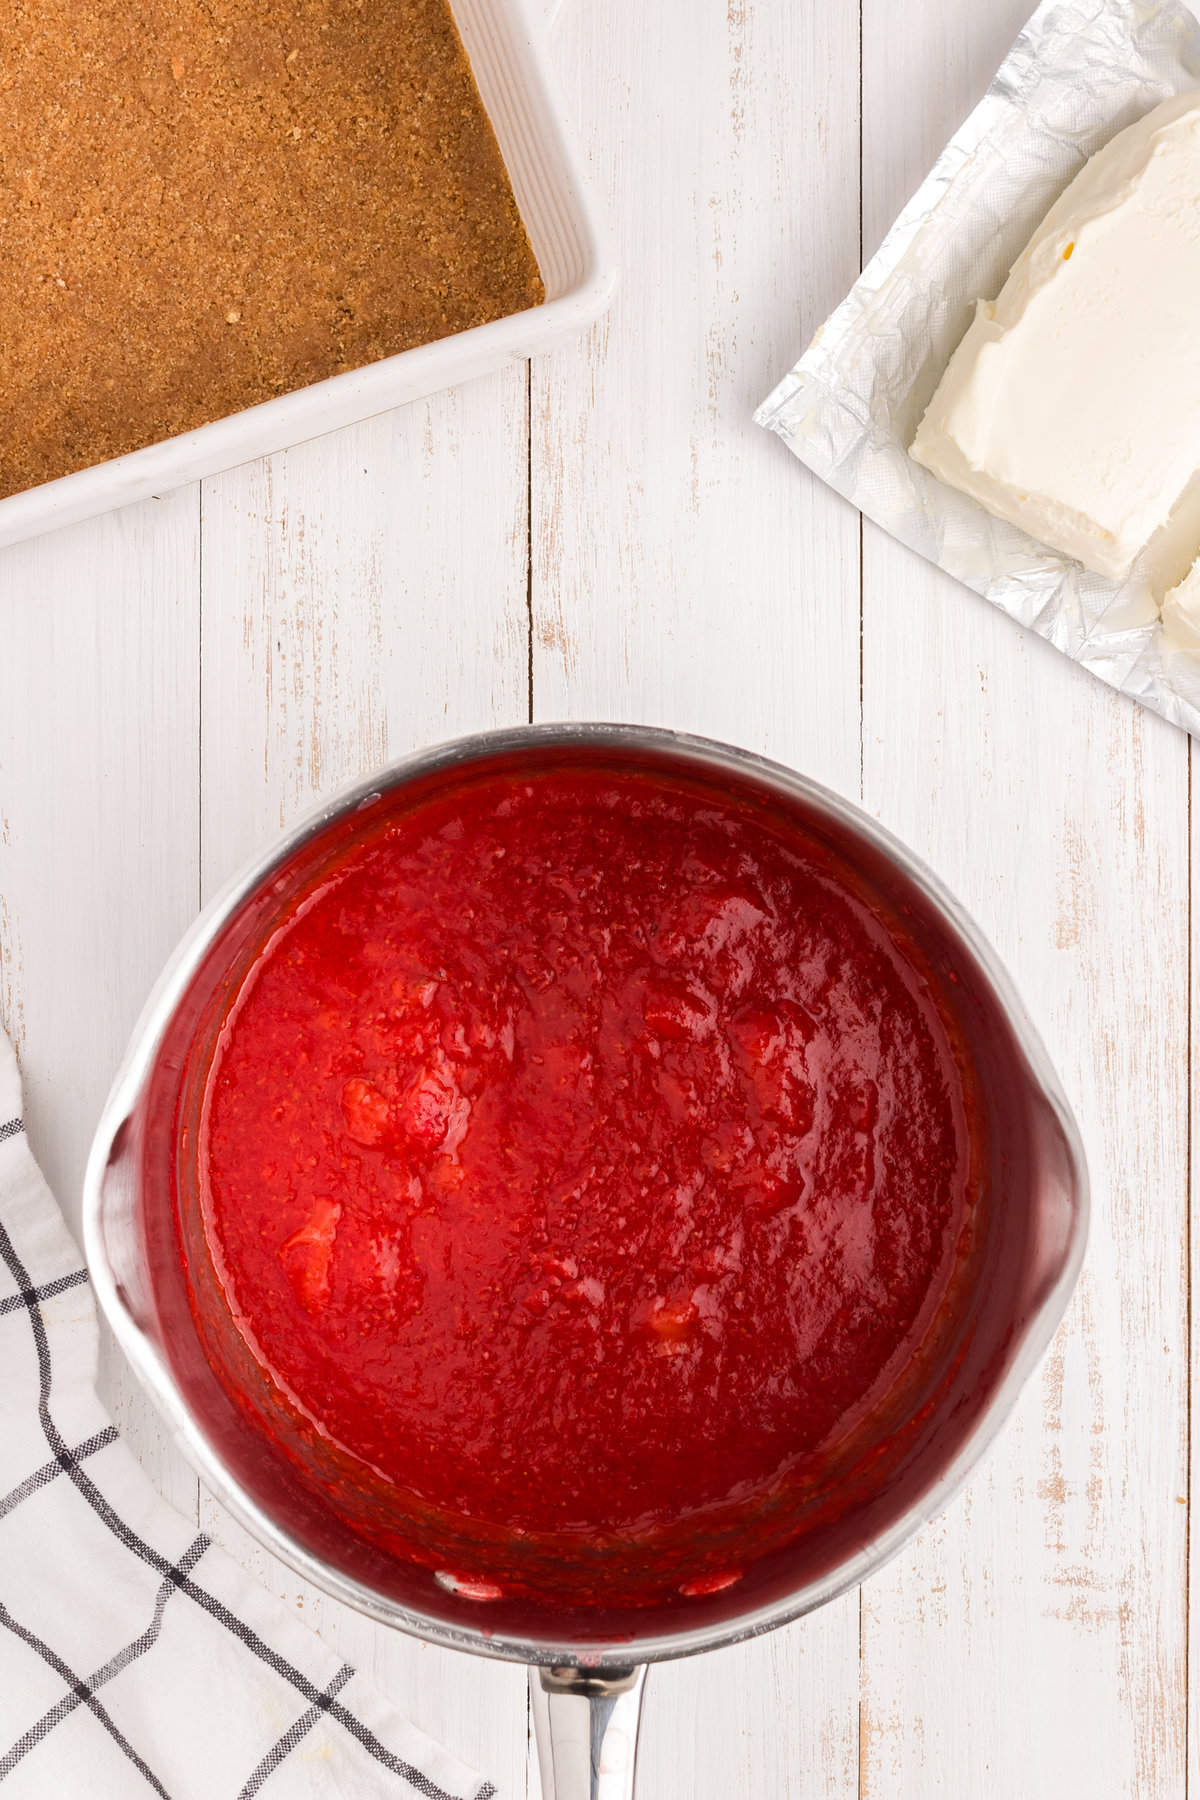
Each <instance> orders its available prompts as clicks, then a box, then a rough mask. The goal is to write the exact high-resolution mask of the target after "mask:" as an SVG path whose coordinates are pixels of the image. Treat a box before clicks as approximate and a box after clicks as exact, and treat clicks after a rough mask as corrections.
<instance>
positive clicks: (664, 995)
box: [642, 981, 715, 1039]
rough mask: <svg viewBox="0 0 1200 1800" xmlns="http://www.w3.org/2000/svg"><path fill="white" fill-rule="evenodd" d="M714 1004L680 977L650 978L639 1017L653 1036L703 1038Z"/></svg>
mask: <svg viewBox="0 0 1200 1800" xmlns="http://www.w3.org/2000/svg"><path fill="white" fill-rule="evenodd" d="M714 1011H715V1008H714V1006H713V1003H712V1001H711V1000H710V999H709V998H708V996H707V995H706V994H703V993H698V992H697V990H696V989H695V988H692V987H686V986H685V985H684V983H683V982H681V981H651V982H649V983H648V984H647V987H646V997H645V1000H644V1001H643V1003H642V1017H643V1018H644V1019H645V1021H646V1025H647V1027H648V1028H649V1030H651V1031H652V1032H653V1033H654V1034H655V1036H656V1037H660V1038H676V1039H678V1038H703V1037H707V1036H708V1034H709V1032H710V1031H711V1030H712V1028H713V1015H714Z"/></svg>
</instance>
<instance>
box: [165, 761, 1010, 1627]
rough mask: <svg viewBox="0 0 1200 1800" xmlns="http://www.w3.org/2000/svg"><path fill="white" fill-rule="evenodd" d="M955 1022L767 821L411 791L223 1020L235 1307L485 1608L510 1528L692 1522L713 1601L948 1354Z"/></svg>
mask: <svg viewBox="0 0 1200 1800" xmlns="http://www.w3.org/2000/svg"><path fill="white" fill-rule="evenodd" d="M952 1020H953V1010H952V1008H951V1007H950V1005H949V1004H948V1003H947V1001H946V997H945V995H944V994H943V993H942V992H941V990H940V988H939V983H938V980H937V978H935V976H934V975H933V974H932V973H931V971H930V969H929V968H928V967H927V966H926V964H925V963H924V961H923V960H922V956H921V953H920V952H919V950H918V949H917V947H916V945H915V944H914V943H912V942H911V941H909V940H908V939H907V938H906V935H905V931H904V927H903V921H902V920H901V919H900V918H899V916H898V915H893V914H892V913H891V912H889V910H888V907H887V905H886V903H885V902H884V901H882V900H881V898H880V897H879V896H878V895H877V894H875V893H874V891H873V890H872V889H871V888H869V887H868V886H867V885H866V884H865V883H864V882H863V881H862V880H861V879H860V878H859V877H857V876H856V875H855V874H854V873H853V871H852V870H851V869H850V868H849V867H848V866H847V865H846V864H844V863H843V862H842V861H841V860H840V859H839V858H838V857H837V856H836V854H835V853H834V852H833V851H831V850H830V849H829V848H827V847H825V846H824V845H822V844H821V843H820V842H819V841H818V840H817V839H816V838H815V837H808V836H806V835H802V834H801V833H800V831H799V829H798V827H797V825H796V823H795V821H794V820H791V819H788V818H786V817H785V816H784V815H783V814H782V813H781V812H775V811H772V810H771V808H770V806H768V805H765V804H763V803H762V802H760V801H757V800H755V799H753V798H749V797H734V796H731V795H722V794H721V793H720V792H719V790H717V789H716V788H715V787H713V786H705V785H703V784H701V783H699V782H697V781H696V780H695V779H688V778H685V777H683V776H681V777H679V778H678V779H676V778H674V777H673V776H672V775H670V774H664V773H662V772H661V771H659V772H653V773H651V772H638V771H636V770H632V771H617V772H614V771H612V770H606V769H604V768H602V767H590V766H581V767H579V768H566V769H560V770H557V771H555V770H547V771H545V772H542V773H534V774H528V773H521V774H519V775H516V776H514V775H511V774H510V775H499V774H494V775H491V776H485V777H483V778H476V779H474V780H472V781H468V782H465V783H464V784H463V785H461V786H458V787H456V788H454V789H453V790H452V791H448V792H447V791H444V790H443V791H442V792H440V793H439V794H437V795H435V796H434V797H432V798H426V799H424V800H422V801H420V802H419V803H418V804H416V805H415V806H406V803H405V802H404V797H403V792H402V791H401V792H400V793H399V794H398V795H397V796H395V797H394V799H393V802H392V804H391V808H390V811H389V812H388V816H387V817H386V818H385V819H384V820H383V821H382V822H381V823H378V824H376V825H374V826H372V827H371V829H370V831H369V832H368V833H367V835H365V836H364V837H362V838H360V840H359V841H358V842H356V843H355V844H353V845H352V846H351V847H350V848H349V849H348V850H344V851H343V852H341V853H339V856H338V857H337V859H335V860H334V862H333V863H332V864H331V865H329V866H327V867H326V868H325V869H324V871H323V873H322V875H321V877H320V880H319V881H318V882H317V883H316V885H315V886H313V887H311V888H310V890H309V891H308V892H307V893H306V894H305V896H304V897H303V899H302V901H301V902H300V904H298V905H297V906H296V907H295V909H294V911H293V912H292V913H291V915H290V916H289V917H287V918H286V919H285V920H284V921H283V923H282V924H281V925H280V926H279V928H278V929H277V930H276V931H275V933H274V934H273V935H272V936H271V938H270V939H269V941H268V942H267V943H266V944H265V945H264V946H263V947H262V949H261V951H260V953H259V954H258V956H257V958H256V960H255V961H254V962H253V964H252V966H251V967H250V969H249V972H248V974H247V975H246V978H245V979H244V981H243V982H242V983H241V986H240V989H239V991H238V993H237V994H236V997H235V998H234V1000H233V1002H232V1003H231V1005H230V1007H229V1010H228V1013H227V1015H226V1018H225V1022H224V1026H223V1029H222V1032H221V1036H220V1039H219V1042H218V1044H217V1048H216V1052H215V1054H214V1056H213V1060H212V1064H211V1068H210V1070H209V1072H208V1075H207V1085H206V1090H205V1097H204V1106H203V1124H202V1130H201V1142H200V1156H199V1185H200V1196H201V1204H202V1211H203V1220H204V1232H205V1237H206V1241H207V1245H208V1250H209V1252H210V1254H211V1258H212V1262H213V1266H214V1268H215V1270H216V1273H217V1276H218V1280H219V1291H221V1292H222V1293H223V1296H224V1301H225V1303H226V1304H227V1307H228V1312H229V1318H230V1320H231V1321H233V1322H235V1323H236V1328H237V1331H238V1332H239V1333H240V1334H241V1337H242V1339H243V1340H244V1342H245V1344H246V1345H248V1346H249V1348H250V1350H251V1352H252V1353H253V1356H254V1358H255V1359H256V1361H257V1363H258V1365H259V1367H260V1369H261V1371H263V1373H264V1376H265V1378H266V1381H267V1384H268V1385H269V1387H270V1388H271V1390H272V1392H273V1393H274V1395H275V1397H276V1402H275V1403H276V1404H278V1405H279V1406H280V1407H281V1408H282V1409H283V1410H284V1411H285V1412H286V1413H287V1415H288V1416H289V1417H291V1418H294V1419H295V1420H297V1421H298V1422H299V1428H300V1429H301V1432H302V1434H303V1433H305V1432H307V1433H308V1434H309V1436H310V1437H311V1439H312V1441H313V1442H314V1443H316V1442H318V1441H319V1442H320V1444H321V1445H322V1446H323V1453H324V1452H328V1451H330V1450H331V1451H332V1453H333V1454H334V1455H335V1456H336V1458H337V1459H338V1465H339V1467H340V1469H341V1470H342V1471H343V1479H344V1480H345V1482H346V1484H347V1488H348V1489H349V1488H350V1487H353V1488H355V1489H356V1490H357V1491H358V1494H359V1497H360V1499H361V1496H362V1495H363V1494H366V1495H371V1494H374V1495H376V1496H378V1497H380V1506H381V1508H382V1510H383V1511H386V1510H387V1509H388V1507H389V1506H390V1507H391V1509H392V1511H393V1512H394V1514H395V1515H396V1516H397V1517H402V1516H404V1511H405V1508H406V1507H407V1508H409V1509H415V1510H416V1511H417V1512H419V1513H420V1514H421V1516H422V1517H423V1518H425V1519H426V1520H428V1519H430V1518H433V1519H437V1518H444V1519H453V1520H454V1521H455V1522H456V1529H459V1528H461V1530H462V1531H465V1532H466V1533H467V1535H468V1536H469V1535H470V1533H471V1532H477V1533H478V1535H479V1541H480V1542H481V1543H483V1542H485V1541H486V1542H487V1543H488V1544H489V1545H490V1546H491V1549H490V1550H489V1551H488V1553H487V1555H486V1556H484V1555H482V1554H481V1556H480V1558H479V1559H478V1563H477V1566H476V1567H475V1568H474V1570H472V1569H471V1568H470V1567H467V1568H465V1569H463V1570H462V1572H461V1582H462V1584H464V1585H463V1588H462V1591H466V1592H468V1593H470V1592H471V1591H472V1587H471V1584H472V1582H474V1584H475V1589H476V1590H478V1593H479V1594H480V1595H482V1596H483V1597H487V1596H489V1595H490V1594H492V1593H496V1592H499V1591H501V1590H502V1589H503V1588H504V1585H505V1582H506V1581H507V1580H508V1579H509V1575H508V1574H507V1573H506V1568H507V1564H506V1560H505V1556H504V1554H503V1552H502V1551H501V1550H499V1549H497V1546H498V1545H503V1544H504V1543H505V1542H509V1543H511V1544H512V1545H514V1546H541V1547H542V1549H543V1550H544V1551H546V1553H547V1554H550V1555H553V1552H554V1547H555V1546H556V1545H558V1546H560V1547H561V1546H562V1545H566V1544H575V1545H588V1544H592V1545H595V1546H603V1547H604V1548H605V1550H606V1551H607V1552H609V1553H611V1554H613V1555H615V1556H616V1559H617V1561H618V1562H619V1561H620V1558H621V1556H622V1554H623V1548H622V1547H623V1546H624V1547H625V1548H629V1547H630V1546H636V1545H643V1546H644V1545H646V1544H648V1543H652V1542H653V1541H654V1539H655V1535H656V1534H659V1535H661V1536H662V1538H663V1541H664V1543H665V1542H667V1541H668V1540H670V1541H671V1542H672V1543H673V1544H674V1545H675V1550H674V1551H673V1552H672V1557H673V1559H674V1560H673V1562H672V1568H673V1570H674V1574H673V1577H672V1579H673V1580H674V1581H675V1583H676V1585H675V1588H674V1589H673V1591H679V1590H680V1589H682V1591H683V1592H685V1593H696V1594H706V1593H712V1592H716V1591H718V1590H719V1589H720V1588H722V1587H724V1586H726V1585H728V1584H729V1583H730V1582H732V1581H733V1580H735V1579H736V1578H737V1575H738V1573H739V1570H740V1568H741V1566H742V1564H743V1563H744V1562H745V1560H746V1558H747V1557H748V1556H749V1555H751V1554H752V1553H753V1551H754V1548H755V1546H756V1544H757V1543H758V1541H759V1538H760V1537H761V1538H762V1541H763V1542H766V1541H767V1539H768V1538H770V1537H771V1536H772V1534H774V1536H775V1537H776V1538H777V1537H778V1535H779V1531H780V1530H781V1529H783V1524H782V1523H781V1522H786V1521H792V1522H791V1523H788V1524H787V1529H794V1515H795V1514H796V1507H797V1506H798V1505H800V1502H801V1501H804V1497H805V1496H808V1497H809V1498H811V1497H812V1496H813V1495H818V1496H819V1494H820V1493H821V1492H822V1491H823V1489H827V1488H828V1486H829V1484H830V1483H831V1482H833V1481H834V1480H835V1478H836V1477H838V1475H839V1472H840V1473H844V1472H845V1471H847V1470H852V1469H853V1468H854V1467H855V1466H859V1465H861V1464H862V1463H863V1461H864V1459H866V1460H869V1459H870V1457H871V1456H872V1455H875V1454H878V1447H879V1445H880V1443H881V1442H883V1441H885V1440H886V1437H887V1435H888V1433H889V1432H890V1431H891V1430H892V1428H893V1426H894V1424H895V1422H896V1419H897V1417H903V1416H904V1415H905V1408H906V1406H907V1405H908V1404H909V1401H908V1400H906V1398H905V1397H906V1395H907V1396H909V1397H911V1395H912V1393H914V1392H915V1391H916V1388H915V1385H914V1384H915V1381H916V1377H915V1375H914V1370H919V1368H920V1367H921V1366H922V1361H923V1359H925V1360H928V1359H929V1358H931V1357H933V1356H934V1355H935V1354H936V1353H937V1347H938V1345H939V1343H941V1342H942V1341H943V1339H944V1335H945V1333H944V1329H943V1328H944V1325H945V1321H946V1319H947V1318H948V1316H949V1314H950V1312H951V1311H952V1297H953V1293H954V1291H955V1289H956V1286H957V1285H958V1282H959V1278H960V1277H961V1274H962V1271H963V1269H964V1267H965V1266H966V1263H967V1260H968V1258H969V1254H970V1249H971V1244H972V1241H973V1237H974V1235H975V1214H976V1212H977V1210H978V1209H977V1207H976V1204H975V1199H974V1195H975V1190H976V1187H977V1181H976V1178H975V1174H974V1171H975V1169H976V1168H977V1166H978V1159H977V1155H976V1146H975V1141H974V1140H975V1136H976V1130H975V1125H974V1119H975V1116H976V1111H975V1107H974V1105H973V1103H972V1100H971V1098H970V1085H969V1083H970V1077H969V1074H968V1069H969V1059H968V1058H967V1056H966V1054H965V1052H964V1049H963V1046H962V1043H961V1042H960V1040H959V1038H958V1035H957V1032H956V1028H955V1026H954V1024H953V1023H952ZM210 1323H211V1321H210ZM797 1496H800V1500H797ZM805 1503H807V1502H805ZM351 1510H353V1509H351ZM359 1510H360V1513H361V1511H362V1510H363V1509H362V1508H360V1509H359ZM381 1516H382V1512H381ZM717 1527H719V1528H720V1531H719V1534H718V1535H720V1536H721V1542H722V1543H723V1544H725V1545H730V1544H733V1543H736V1545H737V1549H736V1551H735V1550H734V1549H731V1548H718V1549H716V1550H712V1551H711V1552H710V1551H705V1552H704V1553H703V1554H701V1552H700V1548H699V1546H700V1545H701V1543H702V1542H703V1541H704V1534H705V1533H706V1532H709V1533H711V1531H712V1530H714V1529H716V1528H717ZM721 1534H723V1535H721ZM689 1545H694V1546H696V1548H695V1553H694V1554H691V1553H690V1552H689ZM522 1554H523V1552H522ZM431 1560H433V1561H434V1562H435V1563H436V1562H437V1558H436V1557H435V1556H434V1557H431ZM462 1560H463V1559H462V1556H461V1554H460V1557H459V1562H460V1565H461V1563H462ZM511 1579H512V1580H513V1581H514V1582H516V1583H518V1584H519V1581H520V1579H521V1577H520V1574H519V1572H517V1573H514V1574H512V1576H511ZM626 1597H627V1598H628V1597H629V1596H628V1595H627V1596H626Z"/></svg>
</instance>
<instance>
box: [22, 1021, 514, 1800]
mask: <svg viewBox="0 0 1200 1800" xmlns="http://www.w3.org/2000/svg"><path fill="white" fill-rule="evenodd" d="M97 1343H98V1339H97V1327H96V1314H95V1307H94V1304H93V1301H92V1295H91V1289H90V1285H89V1282H88V1277H87V1271H86V1270H85V1269H84V1268H83V1267H82V1266H81V1258H80V1255H79V1252H78V1250H77V1249H76V1248H75V1246H74V1244H73V1243H72V1241H71V1238H70V1235H69V1234H68V1232H67V1229H66V1226H65V1224H64V1223H63V1219H62V1216H61V1214H60V1213H59V1211H58V1208H57V1206H56V1205H55V1203H54V1199H53V1197H52V1195H51V1193H50V1190H49V1189H48V1188H47V1186H46V1184H45V1182H44V1181H43V1179H42V1176H41V1173H40V1172H39V1170H38V1168H37V1165H36V1164H35V1162H34V1160H33V1157H32V1155H31V1153H30V1150H29V1146H28V1144H27V1142H26V1139H25V1133H24V1129H23V1126H22V1122H21V1090H20V1082H19V1078H18V1074H17V1064H16V1058H15V1057H14V1055H13V1053H12V1050H11V1047H10V1046H9V1043H8V1040H7V1038H6V1037H5V1036H4V1034H3V1032H0V1783H2V1784H3V1788H2V1792H3V1794H4V1796H5V1800H7V1797H8V1796H9V1795H12V1796H16V1795H25V1796H36V1797H37V1800H47V1797H48V1796H55V1797H57V1796H63V1797H64V1800H82V1797H83V1796H87V1800H109V1797H110V1796H111V1797H112V1800H136V1797H137V1796H139V1795H141V1794H143V1793H145V1794H147V1795H149V1794H159V1795H167V1796H170V1800H223V1797H225V1796H228V1800H234V1797H235V1796H237V1797H238V1800H242V1797H245V1796H249V1795H252V1794H258V1793H264V1792H265V1793H266V1795H267V1796H268V1800H269V1797H270V1796H271V1795H277V1796H278V1800H301V1796H303V1797H305V1800H318V1796H319V1797H321V1800H332V1797H333V1796H339V1797H341V1796H349V1795H352V1796H355V1800H359V1797H361V1800H384V1797H385V1796H386V1797H387V1800H412V1796H415V1795H421V1796H424V1800H489V1796H491V1795H493V1794H494V1793H495V1791H496V1790H495V1788H494V1787H493V1785H492V1783H491V1782H490V1781H484V1780H482V1779H481V1777H480V1776H479V1775H477V1774H475V1773H474V1772H473V1771H472V1770H470V1769H468V1768H466V1767H464V1765H463V1764H462V1763H460V1762H458V1761H456V1760H455V1759H454V1758H453V1757H451V1756H449V1755H447V1754H446V1752H445V1751H443V1750H442V1749H440V1748H439V1746H438V1745H436V1744H434V1743H432V1742H431V1741H430V1740H429V1739H428V1738H427V1737H425V1736H424V1735H423V1734H422V1733H421V1732H419V1731H417V1730H416V1729H415V1728H414V1727H413V1726H412V1725H410V1724H409V1723H408V1721H407V1720H405V1719H404V1718H403V1717H402V1716H401V1715H400V1714H399V1713H398V1712H397V1711H396V1709H395V1708H394V1707H393V1706H392V1705H391V1704H389V1702H388V1701H387V1700H385V1699H384V1698H383V1697H382V1696H381V1695H380V1694H378V1693H377V1692H375V1691H373V1690H372V1689H371V1687H370V1686H369V1685H368V1683H367V1682H365V1681H364V1680H363V1679H362V1677H361V1676H359V1675H357V1674H356V1673H355V1671H354V1670H353V1669H352V1668H351V1667H350V1665H349V1664H348V1663H344V1662H342V1661H341V1659H340V1658H339V1657H338V1656H336V1655H335V1654H334V1652H333V1651H332V1650H331V1649H330V1648H329V1647H328V1645H326V1644H324V1643H322V1642H321V1640H320V1638H318V1637H316V1636H315V1635H314V1634H313V1633H312V1632H310V1631H308V1630H307V1629H306V1628H305V1627H304V1626H303V1625H302V1624H301V1623H300V1622H299V1621H298V1620H297V1619H294V1618H292V1617H291V1616H290V1615H289V1614H288V1612H287V1611H286V1609H285V1608H284V1607H282V1606H281V1605H280V1604H279V1603H278V1602H277V1601H276V1600H274V1599H272V1598H271V1597H270V1596H269V1595H268V1594H267V1593H266V1592H265V1591H264V1590H262V1589H261V1588H259V1587H258V1585H257V1584H256V1583H255V1582H254V1581H252V1580H251V1578H250V1577H249V1576H248V1575H246V1574H245V1573H244V1571H242V1570H241V1569H240V1568H239V1567H238V1566H237V1565H236V1564H235V1563H234V1562H232V1561H231V1560H230V1558H229V1557H228V1556H226V1555H225V1553H224V1552H223V1551H222V1550H220V1549H219V1548H217V1547H216V1546H215V1545H213V1544H212V1543H211V1542H210V1541H209V1539H208V1538H207V1537H205V1535H204V1534H203V1532H199V1531H197V1529H196V1525H195V1522H194V1521H191V1520H188V1519H185V1518H183V1516H182V1515H181V1514H179V1513H177V1512H175V1511H173V1510H172V1508H170V1507H169V1506H167V1505H166V1504H165V1502H164V1501H163V1500H161V1499H160V1498H159V1496H158V1495H157V1494H156V1493H155V1492H154V1490H153V1489H152V1488H151V1486H150V1484H149V1482H148V1481H147V1480H146V1477H145V1476H144V1475H143V1473H142V1471H141V1469H140V1468H139V1467H138V1465H137V1463H136V1462H135V1461H134V1460H133V1457H132V1456H131V1455H130V1454H129V1452H128V1451H127V1450H126V1448H125V1446H124V1445H123V1444H122V1442H121V1440H120V1438H119V1437H118V1435H117V1432H116V1430H115V1428H114V1427H113V1424H112V1422H111V1420H110V1419H108V1418H107V1416H106V1415H105V1413H104V1410H103V1408H102V1407H101V1405H100V1402H99V1401H98V1399H97V1398H96V1394H95V1388H94V1382H95V1372H96V1353H97Z"/></svg>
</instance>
